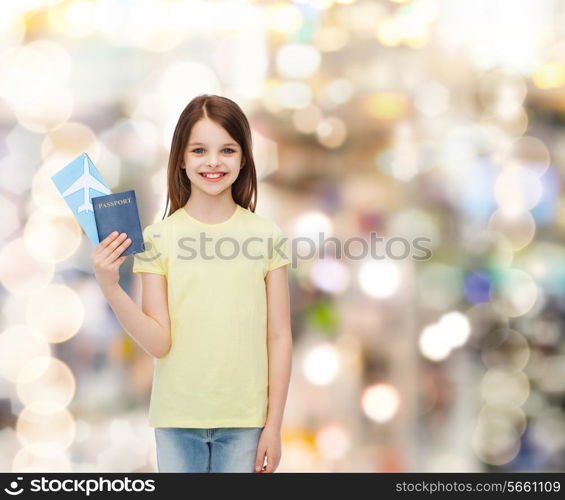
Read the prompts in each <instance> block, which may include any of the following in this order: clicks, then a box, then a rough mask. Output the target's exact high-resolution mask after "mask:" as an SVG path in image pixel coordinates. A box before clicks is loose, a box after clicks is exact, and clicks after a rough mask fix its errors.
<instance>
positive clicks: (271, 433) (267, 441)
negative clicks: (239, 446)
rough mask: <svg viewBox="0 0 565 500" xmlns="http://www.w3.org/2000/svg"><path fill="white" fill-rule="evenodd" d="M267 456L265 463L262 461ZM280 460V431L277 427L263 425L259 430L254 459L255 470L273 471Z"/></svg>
mask: <svg viewBox="0 0 565 500" xmlns="http://www.w3.org/2000/svg"><path fill="white" fill-rule="evenodd" d="M265 455H266V456H267V465H266V467H265V468H263V462H264V459H265ZM280 460H281V433H280V430H278V429H273V428H270V427H265V428H264V429H263V431H262V432H261V437H260V439H259V444H258V445H257V458H256V459H255V472H275V469H276V468H277V467H278V466H279V462H280Z"/></svg>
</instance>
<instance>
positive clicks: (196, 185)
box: [182, 118, 242, 195]
mask: <svg viewBox="0 0 565 500" xmlns="http://www.w3.org/2000/svg"><path fill="white" fill-rule="evenodd" d="M241 160H242V151H241V147H240V146H239V144H237V142H236V141H235V140H234V139H233V138H232V137H231V136H230V135H229V134H228V133H227V132H226V130H225V129H224V128H223V127H221V126H220V125H218V124H217V123H216V122H214V121H212V120H210V119H209V118H202V119H201V120H198V121H197V122H196V123H195V124H194V126H193V127H192V130H191V132H190V137H189V138H188V144H187V146H186V149H185V151H184V155H183V162H182V168H184V169H185V170H186V175H187V176H188V179H189V180H190V183H191V188H192V189H200V190H201V191H204V192H206V193H208V194H214V195H217V194H220V193H221V192H223V191H224V190H226V189H228V188H230V187H231V185H232V184H233V183H234V182H235V180H236V179H237V176H238V175H239V171H240V169H241ZM212 173H220V176H218V175H212V176H210V175H208V176H204V174H212Z"/></svg>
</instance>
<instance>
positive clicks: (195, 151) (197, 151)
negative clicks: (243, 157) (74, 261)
mask: <svg viewBox="0 0 565 500" xmlns="http://www.w3.org/2000/svg"><path fill="white" fill-rule="evenodd" d="M200 149H204V148H195V149H193V150H192V152H193V153H199V150H200ZM226 150H228V151H229V152H230V153H235V149H232V148H224V151H226Z"/></svg>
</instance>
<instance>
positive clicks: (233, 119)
mask: <svg viewBox="0 0 565 500" xmlns="http://www.w3.org/2000/svg"><path fill="white" fill-rule="evenodd" d="M201 118H209V119H210V120H213V121H215V122H216V123H217V124H218V125H220V126H221V127H223V128H224V129H225V130H226V132H227V133H228V134H229V135H230V136H231V137H232V138H233V139H234V140H235V141H236V142H237V143H238V144H239V146H240V147H241V149H242V168H241V170H240V171H239V175H238V177H237V179H236V180H235V182H234V183H233V184H232V186H231V189H232V196H233V200H234V201H235V202H236V203H237V204H238V205H241V206H242V207H243V208H247V209H249V210H250V211H251V212H255V206H256V204H257V173H256V171H255V162H254V161H253V150H252V142H251V127H250V126H249V122H248V121H247V117H246V116H245V114H244V113H243V111H242V110H241V108H240V107H239V106H238V105H237V104H236V103H235V102H234V101H232V100H231V99H228V98H227V97H223V96H219V95H210V94H201V95H199V96H196V97H195V98H194V99H192V100H191V101H190V102H189V103H188V104H187V106H186V107H185V108H184V110H183V111H182V113H181V114H180V117H179V121H178V122H177V125H176V127H175V131H174V133H173V141H172V144H171V152H170V154H169V164H168V168H167V205H166V206H165V215H163V219H164V218H165V217H166V216H168V215H171V214H172V213H173V212H175V211H176V210H178V209H179V208H180V207H182V206H184V205H185V204H186V202H187V201H188V198H189V197H190V191H191V186H190V181H189V179H188V177H187V176H186V174H185V173H184V172H183V169H182V168H181V165H182V160H183V155H184V151H185V149H186V145H187V143H188V139H189V137H190V132H191V130H192V127H193V126H194V124H195V123H196V122H197V121H198V120H200V119H201ZM169 203H170V208H169V213H168V214H167V207H168V206H169Z"/></svg>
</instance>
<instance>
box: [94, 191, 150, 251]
mask: <svg viewBox="0 0 565 500" xmlns="http://www.w3.org/2000/svg"><path fill="white" fill-rule="evenodd" d="M92 204H93V206H94V218H95V220H96V228H97V230H98V239H99V240H100V241H102V240H103V239H104V238H106V236H108V235H109V234H110V233H112V232H114V231H119V232H120V233H126V234H127V237H128V238H131V243H130V245H129V247H127V248H126V249H125V250H124V251H123V253H122V254H121V256H122V257H123V256H124V255H130V254H133V253H140V252H144V251H145V245H144V244H143V232H142V231H141V222H140V220H139V212H138V211H137V200H136V199H135V191H134V190H133V189H131V190H129V191H123V192H122V193H112V194H108V195H105V196H95V197H93V198H92Z"/></svg>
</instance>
